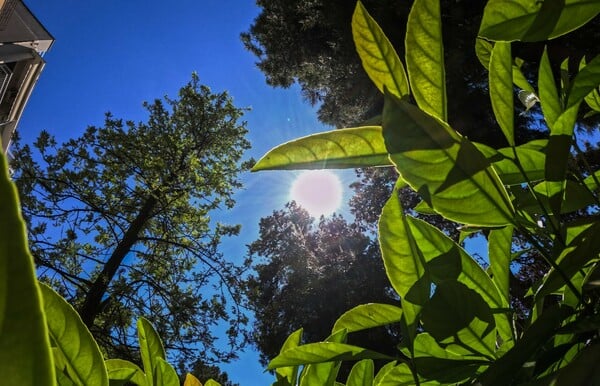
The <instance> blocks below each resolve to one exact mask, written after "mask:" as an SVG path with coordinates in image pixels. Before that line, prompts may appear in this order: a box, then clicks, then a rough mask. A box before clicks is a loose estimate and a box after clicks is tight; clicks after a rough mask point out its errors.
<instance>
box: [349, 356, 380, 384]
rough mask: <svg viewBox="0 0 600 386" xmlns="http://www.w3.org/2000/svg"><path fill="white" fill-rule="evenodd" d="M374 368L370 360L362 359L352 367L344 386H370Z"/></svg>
mask: <svg viewBox="0 0 600 386" xmlns="http://www.w3.org/2000/svg"><path fill="white" fill-rule="evenodd" d="M374 373H375V366H374V364H373V361H372V360H371V359H364V360H362V361H359V362H357V363H356V364H355V365H354V366H352V370H350V374H349V375H348V380H347V381H346V386H372V385H373V376H374Z"/></svg>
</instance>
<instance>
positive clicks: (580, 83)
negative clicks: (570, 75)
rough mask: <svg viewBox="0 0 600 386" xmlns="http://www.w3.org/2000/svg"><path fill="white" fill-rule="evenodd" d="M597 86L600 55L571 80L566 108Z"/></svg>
mask: <svg viewBox="0 0 600 386" xmlns="http://www.w3.org/2000/svg"><path fill="white" fill-rule="evenodd" d="M597 3H600V2H597ZM599 7H600V6H599ZM598 85H600V55H598V56H596V57H595V58H594V59H592V61H591V62H589V63H588V64H587V65H586V66H585V67H583V68H582V69H581V70H580V71H579V73H577V76H575V80H573V84H572V85H571V90H570V91H569V99H568V102H567V108H570V107H572V106H575V105H576V104H578V103H580V102H581V101H582V100H583V99H584V98H585V97H586V96H587V95H588V94H589V93H591V92H592V91H594V90H595V89H596V88H597V87H598Z"/></svg>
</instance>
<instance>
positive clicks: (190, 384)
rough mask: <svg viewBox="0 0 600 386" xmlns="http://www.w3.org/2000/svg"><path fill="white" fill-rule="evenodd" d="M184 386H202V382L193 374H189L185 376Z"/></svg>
mask: <svg viewBox="0 0 600 386" xmlns="http://www.w3.org/2000/svg"><path fill="white" fill-rule="evenodd" d="M183 386H202V382H200V380H199V379H198V378H196V377H194V376H193V375H192V374H190V373H187V374H186V375H185V381H184V382H183Z"/></svg>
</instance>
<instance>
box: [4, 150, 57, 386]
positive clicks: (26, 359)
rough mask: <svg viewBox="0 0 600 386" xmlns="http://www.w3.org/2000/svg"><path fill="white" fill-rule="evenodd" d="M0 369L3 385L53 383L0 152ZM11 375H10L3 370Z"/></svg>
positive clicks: (21, 228) (21, 227)
mask: <svg viewBox="0 0 600 386" xmlns="http://www.w3.org/2000/svg"><path fill="white" fill-rule="evenodd" d="M0 213H1V217H0V218H1V220H0V374H3V375H4V376H3V378H2V383H3V384H5V385H53V384H54V379H55V372H54V367H53V366H52V359H51V355H52V354H51V351H50V341H49V338H48V330H47V327H46V321H45V317H44V314H43V312H42V300H41V294H40V291H39V288H38V284H37V280H36V279H35V271H34V267H33V258H32V257H31V254H30V252H29V250H28V248H27V238H26V231H25V222H24V221H23V218H22V216H21V211H20V206H19V199H18V196H17V189H16V187H15V186H14V184H13V183H12V182H11V181H10V177H9V175H8V166H7V163H6V158H5V156H4V153H3V152H0ZM8 375H10V377H9V376H8Z"/></svg>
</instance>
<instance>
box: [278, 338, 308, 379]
mask: <svg viewBox="0 0 600 386" xmlns="http://www.w3.org/2000/svg"><path fill="white" fill-rule="evenodd" d="M302 331H303V330H302V329H301V328H300V329H298V330H296V331H294V332H292V333H291V334H290V335H289V336H288V337H287V339H286V340H285V342H283V345H282V346H281V350H280V351H279V352H280V353H283V352H285V351H287V350H289V349H291V348H294V347H298V346H299V345H300V342H301V341H302ZM275 373H276V374H277V378H278V379H279V378H283V379H285V380H287V382H288V384H290V385H294V384H296V378H297V377H298V366H289V367H279V368H277V369H275Z"/></svg>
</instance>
